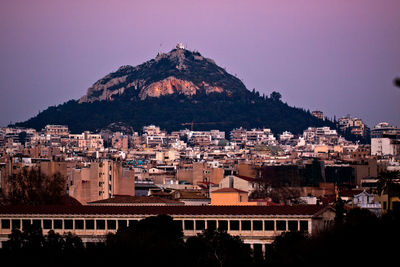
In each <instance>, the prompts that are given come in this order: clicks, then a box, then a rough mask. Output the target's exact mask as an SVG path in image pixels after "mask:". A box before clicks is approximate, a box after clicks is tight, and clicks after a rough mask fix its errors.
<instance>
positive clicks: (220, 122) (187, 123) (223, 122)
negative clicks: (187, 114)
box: [181, 121, 228, 131]
mask: <svg viewBox="0 0 400 267" xmlns="http://www.w3.org/2000/svg"><path fill="white" fill-rule="evenodd" d="M226 123H228V122H226V121H213V122H193V121H192V122H184V123H182V124H181V125H182V126H186V125H190V130H191V131H193V128H194V125H195V124H196V125H201V124H226Z"/></svg>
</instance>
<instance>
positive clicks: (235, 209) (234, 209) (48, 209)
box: [0, 205, 329, 216]
mask: <svg viewBox="0 0 400 267" xmlns="http://www.w3.org/2000/svg"><path fill="white" fill-rule="evenodd" d="M328 207H329V206H322V205H293V206H289V205H287V206H70V207H66V206H0V215H7V214H35V215H45V214H47V215H102V216H107V215H146V216H152V215H158V214H168V215H244V216H246V215H266V216H268V215H270V216H276V215H282V216H284V215H292V216H293V215H304V216H313V215H316V214H319V213H320V212H321V211H323V209H325V208H328Z"/></svg>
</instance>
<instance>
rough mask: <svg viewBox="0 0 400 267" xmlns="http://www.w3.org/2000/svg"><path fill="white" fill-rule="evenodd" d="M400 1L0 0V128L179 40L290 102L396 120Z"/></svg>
mask: <svg viewBox="0 0 400 267" xmlns="http://www.w3.org/2000/svg"><path fill="white" fill-rule="evenodd" d="M399 10H400V1H399V0H374V1H371V0H335V1H328V0H326V1H325V0H292V1H289V0H276V1H272V0H271V1H270V0H260V1H255V0H247V1H242V0H241V1H235V0H211V1H209V0H202V1H198V0H196V1H192V0H169V1H168V0H160V1H155V0H146V1H133V0H131V1H123V0H113V1H111V0H107V1H106V0H65V1H62V0H35V1H32V0H24V1H23V0H1V1H0V126H6V125H7V124H9V123H10V122H12V123H15V122H18V121H24V120H26V119H28V118H30V117H32V116H35V115H37V114H38V112H39V111H43V110H45V109H46V108H47V107H48V106H53V105H58V104H61V103H64V102H66V101H68V100H70V99H78V98H80V97H81V96H82V95H84V94H85V93H86V90H87V88H88V87H90V86H91V85H92V84H93V83H94V82H96V81H97V80H98V79H100V78H102V77H103V76H105V75H107V74H108V73H110V72H113V71H116V70H117V69H118V67H119V66H121V65H132V66H136V65H138V64H141V63H143V62H145V61H147V60H150V59H152V58H154V57H155V56H156V55H157V53H158V52H159V51H161V52H168V51H170V50H171V49H172V48H173V47H174V46H175V45H176V43H177V42H182V43H184V44H185V45H186V46H187V48H188V49H190V50H197V51H199V52H200V53H201V54H202V55H203V56H205V57H208V58H212V59H214V60H215V61H216V63H217V64H218V65H220V66H221V67H224V68H226V70H227V71H228V72H230V73H231V74H234V75H237V77H238V78H240V79H241V80H242V81H243V82H244V84H245V85H246V87H247V88H248V89H250V90H252V89H253V88H255V89H256V90H257V91H259V92H261V93H265V94H267V95H269V94H270V93H271V92H272V91H279V92H280V93H281V94H282V99H283V101H284V102H287V103H288V104H289V105H291V106H296V107H302V108H304V109H309V110H311V111H312V110H321V111H323V112H324V113H325V114H326V115H327V116H328V117H329V118H333V117H334V116H336V118H339V117H341V116H345V115H348V114H349V115H351V116H354V117H359V118H361V119H362V120H363V121H364V122H365V123H367V125H368V126H369V127H373V126H374V125H375V124H376V123H378V122H381V121H387V122H389V123H391V124H394V125H397V126H399V127H400V89H399V88H396V87H395V86H394V85H393V80H394V78H395V77H396V76H400V15H399Z"/></svg>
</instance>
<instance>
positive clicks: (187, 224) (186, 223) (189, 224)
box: [184, 220, 194, 230]
mask: <svg viewBox="0 0 400 267" xmlns="http://www.w3.org/2000/svg"><path fill="white" fill-rule="evenodd" d="M184 227H185V230H194V224H193V221H192V220H185V221H184Z"/></svg>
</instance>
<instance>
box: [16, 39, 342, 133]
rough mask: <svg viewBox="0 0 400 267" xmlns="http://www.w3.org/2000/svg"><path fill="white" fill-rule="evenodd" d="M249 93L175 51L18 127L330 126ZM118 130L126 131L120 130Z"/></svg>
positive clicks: (211, 66)
mask: <svg viewBox="0 0 400 267" xmlns="http://www.w3.org/2000/svg"><path fill="white" fill-rule="evenodd" d="M270 93H271V96H270V97H268V96H265V95H262V96H261V95H260V94H259V92H256V91H255V90H253V91H249V90H247V89H246V87H245V85H244V84H243V83H242V82H241V81H240V80H239V79H238V78H236V77H235V76H233V75H231V74H229V73H227V72H226V71H225V70H224V69H223V68H221V67H219V66H218V65H217V64H216V63H215V62H214V61H213V60H212V59H209V58H206V57H203V56H202V55H201V54H200V53H199V52H195V51H189V50H187V49H184V47H183V46H181V45H178V46H177V47H176V48H175V49H173V50H171V51H170V52H168V53H159V54H158V55H157V57H156V58H154V59H152V60H149V61H147V62H145V63H143V64H141V65H138V66H136V67H132V66H122V67H120V68H119V69H118V70H117V71H115V72H112V73H110V74H108V75H106V76H105V77H103V78H102V79H100V80H98V81H97V82H95V83H94V84H93V86H91V87H90V88H89V89H88V90H87V93H86V95H84V96H83V97H81V98H80V99H79V100H70V101H68V102H66V103H64V104H61V105H58V106H52V107H49V108H47V109H46V110H44V111H42V112H40V113H39V114H38V115H37V116H35V117H32V118H31V119H29V120H27V121H25V122H20V123H16V124H15V126H21V127H30V128H35V129H38V130H39V129H42V128H44V127H45V125H47V124H63V125H68V127H69V129H70V130H71V131H72V132H74V133H80V132H82V131H85V130H89V131H96V132H99V131H101V130H102V129H103V130H104V131H110V129H112V130H116V129H122V130H123V131H128V129H129V131H130V132H132V131H133V130H135V131H140V130H141V129H142V127H143V126H145V125H149V124H155V125H158V126H160V127H161V128H163V129H165V130H167V131H175V130H179V129H183V128H184V127H187V126H186V125H187V124H188V123H189V122H194V123H195V128H196V130H210V129H219V130H223V131H230V130H232V129H233V128H238V127H241V126H242V127H245V128H247V129H251V128H261V127H267V128H271V129H272V131H273V132H274V133H280V132H282V131H291V132H292V133H295V134H297V133H301V132H302V131H303V130H304V129H306V128H307V127H309V126H323V125H326V126H330V127H335V125H334V124H333V123H332V122H331V121H329V120H325V121H322V120H319V119H317V118H315V117H314V116H312V115H311V114H310V112H307V111H305V110H304V109H300V108H294V107H290V106H289V105H287V104H286V103H283V102H282V101H281V100H280V94H279V93H277V92H270ZM121 127H123V128H121Z"/></svg>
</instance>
